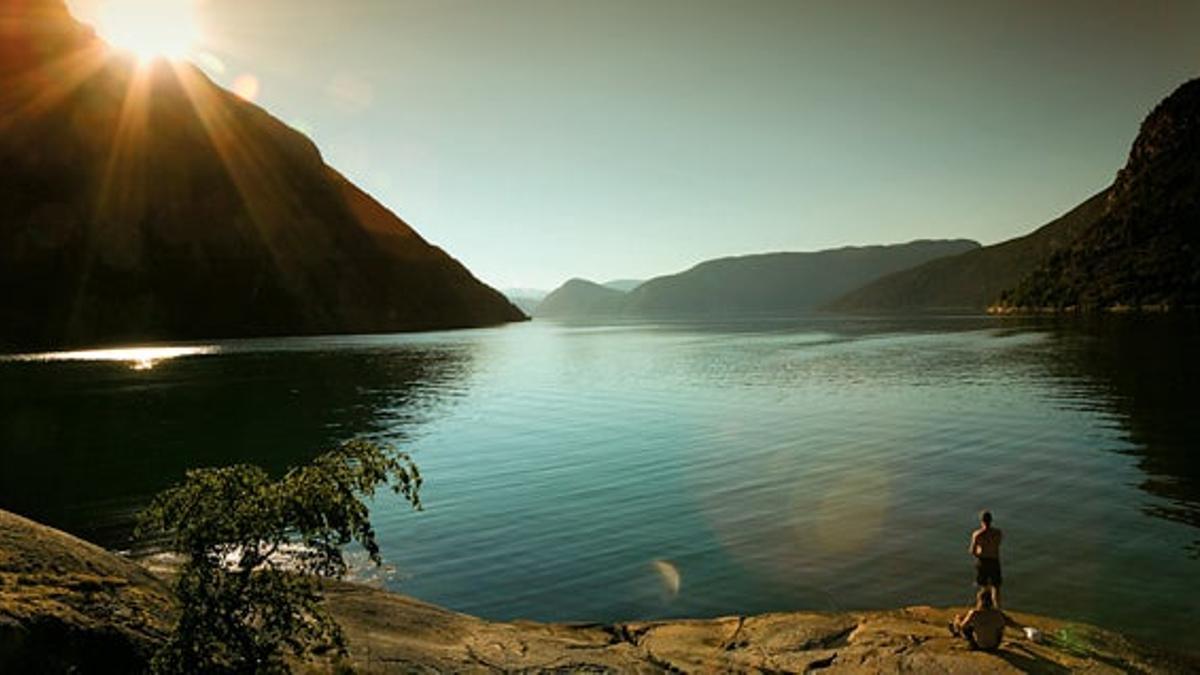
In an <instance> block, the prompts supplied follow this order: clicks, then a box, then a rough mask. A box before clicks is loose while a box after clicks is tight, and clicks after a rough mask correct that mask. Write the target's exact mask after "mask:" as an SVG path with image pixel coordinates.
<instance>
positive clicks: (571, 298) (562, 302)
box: [533, 279, 627, 319]
mask: <svg viewBox="0 0 1200 675" xmlns="http://www.w3.org/2000/svg"><path fill="white" fill-rule="evenodd" d="M626 297H627V294H626V293H624V292H623V291H616V290H613V289H611V288H606V287H604V286H601V285H600V284H597V283H595V282H593V281H588V280H586V279H571V280H570V281H568V282H567V283H565V284H563V285H562V286H560V287H558V288H557V289H555V290H554V291H553V292H551V293H550V295H547V296H546V299H544V300H542V302H541V304H539V305H538V306H537V308H535V309H534V312H533V315H534V316H535V317H538V318H547V319H551V318H553V319H566V318H581V317H600V316H613V315H616V314H619V313H620V312H621V308H622V307H623V306H624V303H625V298H626Z"/></svg>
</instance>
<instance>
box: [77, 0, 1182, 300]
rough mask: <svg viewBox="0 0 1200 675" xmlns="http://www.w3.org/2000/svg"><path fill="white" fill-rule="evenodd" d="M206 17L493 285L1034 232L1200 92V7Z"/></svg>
mask: <svg viewBox="0 0 1200 675" xmlns="http://www.w3.org/2000/svg"><path fill="white" fill-rule="evenodd" d="M124 1H127V0H69V4H70V5H71V6H72V8H73V9H74V10H75V11H76V13H77V14H79V15H80V16H82V17H83V18H85V19H93V18H94V17H95V16H97V13H98V12H99V11H101V10H102V5H103V3H105V2H109V3H120V2H124ZM134 1H137V0H134ZM141 1H142V2H146V1H147V0H141ZM165 1H167V0H155V2H165ZM178 1H191V0H178ZM195 1H196V2H197V4H196V7H195V13H196V16H197V22H198V26H199V34H200V39H199V43H198V45H197V47H196V49H195V50H194V51H193V56H192V57H191V58H192V60H193V61H194V62H196V63H197V64H198V65H200V66H201V67H203V68H204V69H205V70H206V71H207V72H208V73H209V74H210V75H211V76H212V77H213V78H214V79H215V80H217V81H218V82H219V83H221V84H223V85H226V86H228V87H231V88H234V87H236V88H237V89H239V90H240V91H242V92H243V93H244V94H246V95H247V96H250V97H253V98H254V99H255V100H256V101H257V102H258V103H259V104H261V105H263V106H264V107H265V108H267V109H268V110H270V111H271V112H272V113H274V114H275V115H276V116H278V117H280V118H282V119H283V120H284V121H286V122H289V123H290V124H292V125H293V126H296V127H298V128H300V129H301V130H303V131H305V132H306V133H307V134H309V135H310V136H311V137H312V138H313V139H314V140H315V141H316V142H317V144H318V145H319V146H320V147H321V149H322V151H323V153H324V155H325V157H326V159H327V161H328V162H329V163H330V164H332V165H333V166H335V167H337V168H338V169H339V170H341V171H342V172H344V173H345V174H347V175H348V176H350V177H351V178H352V179H353V180H355V181H356V182H357V183H358V184H359V185H361V186H362V187H364V188H365V189H367V190H368V191H369V192H371V193H372V194H373V195H374V196H375V197H376V198H378V199H379V200H380V201H382V202H383V203H384V204H386V205H387V206H389V207H390V208H391V209H392V210H394V211H395V212H396V213H398V214H399V215H400V216H402V217H403V218H404V219H406V220H407V221H408V222H409V223H411V224H412V225H413V226H414V227H416V228H417V230H418V231H420V232H421V233H422V234H423V235H425V237H426V238H428V239H430V240H431V241H433V242H434V243H436V244H439V245H441V246H442V247H444V248H446V249H447V250H448V251H449V252H450V253H451V254H452V255H454V256H455V257H457V258H459V259H460V260H462V261H463V262H464V263H465V264H466V265H467V266H468V267H469V268H471V269H472V270H473V271H474V272H475V273H476V274H477V275H478V276H479V277H480V278H482V279H483V280H484V281H486V282H488V283H491V284H492V285H495V286H497V287H510V286H531V287H541V288H553V287H554V286H556V285H558V284H559V283H561V282H562V281H564V280H566V279H567V278H569V277H573V276H581V277H587V278H592V279H595V280H601V281H602V280H607V279H613V278H623V277H634V278H647V277H650V276H655V275H658V274H663V273H669V272H674V271H678V270H681V269H684V268H687V267H690V266H691V265H693V264H695V263H696V262H699V261H701V260H704V259H707V258H712V257H719V256H723V255H732V254H742V253H753V252H762V251H772V250H814V249H820V248H827V247H831V246H840V245H846V244H870V243H889V242H900V241H907V240H911V239H916V238H923V237H969V238H974V239H977V240H979V241H982V242H984V243H993V242H996V241H1000V240H1003V239H1006V238H1009V237H1012V236H1016V235H1020V234H1024V233H1026V232H1028V231H1030V230H1032V229H1033V228H1034V227H1036V226H1039V225H1041V224H1043V223H1045V222H1047V221H1049V220H1051V219H1052V218H1054V217H1055V216H1057V215H1059V214H1061V213H1062V212H1063V211H1065V210H1067V209H1069V208H1070V207H1072V206H1074V205H1075V204H1076V203H1078V202H1080V201H1082V200H1083V199H1084V198H1086V197H1088V196H1090V195H1091V194H1093V193H1094V192H1097V191H1099V190H1100V189H1102V188H1103V187H1105V186H1106V185H1107V184H1108V183H1109V182H1111V180H1112V178H1113V176H1114V174H1115V172H1116V170H1117V169H1118V168H1119V167H1120V165H1121V164H1122V163H1123V162H1124V159H1125V155H1126V152H1127V151H1128V148H1129V144H1130V142H1131V141H1132V140H1133V138H1134V136H1135V135H1136V133H1137V126H1138V123H1139V122H1140V121H1141V119H1142V118H1143V117H1144V115H1145V114H1146V113H1147V112H1149V110H1150V108H1151V107H1153V106H1154V104H1155V103H1157V102H1158V101H1159V100H1160V99H1162V98H1163V97H1164V96H1166V95H1167V94H1168V93H1170V92H1171V90H1172V89H1174V87H1176V86H1177V85H1179V84H1181V83H1182V82H1183V81H1185V80H1186V79H1188V78H1191V77H1195V76H1197V75H1200V39H1197V35H1200V2H1195V1H1194V0H1188V1H1187V2H1165V1H1161V0H1137V1H1133V0H1131V1H1129V2H1113V1H1106V0H1091V1H1087V2H1069V1H1062V0H1055V1H1053V2H1049V1H1046V0H1036V1H1032V0H1031V1H1026V2H1017V1H1013V2H970V1H961V0H960V1H951V2H919V1H916V0H905V1H904V2H897V1H893V0H880V1H877V2H868V1H865V0H863V1H846V0H843V1H839V2H803V1H800V0H794V1H782V2H769V1H766V0H760V1H754V0H747V1H746V2H734V1H732V0H730V1H721V2H709V1H707V0H678V1H676V0H670V1H668V0H628V1H627V0H594V1H589V2H584V1H580V0H473V1H464V0H336V1H333V0H195Z"/></svg>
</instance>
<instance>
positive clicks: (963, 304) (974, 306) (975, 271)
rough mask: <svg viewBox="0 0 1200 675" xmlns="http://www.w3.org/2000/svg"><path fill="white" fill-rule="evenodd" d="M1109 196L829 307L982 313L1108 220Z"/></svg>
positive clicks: (880, 283) (886, 279)
mask: <svg viewBox="0 0 1200 675" xmlns="http://www.w3.org/2000/svg"><path fill="white" fill-rule="evenodd" d="M1107 199H1108V190H1105V191H1103V192H1100V193H1099V194H1097V195H1094V196H1092V197H1091V198H1089V199H1088V200H1087V201H1085V202H1083V203H1082V204H1080V205H1079V206H1076V207H1075V208H1073V209H1071V210H1070V211H1069V212H1067V213H1066V214H1064V215H1062V216H1060V217H1059V218H1057V219H1055V220H1054V221H1052V222H1050V223H1049V224H1047V225H1044V226H1042V227H1040V228H1038V229H1037V230H1036V231H1035V232H1033V233H1031V234H1027V235H1025V236H1023V237H1019V238H1017V239H1010V240H1008V241H1006V242H1003V243H1000V244H994V245H992V246H985V247H983V248H979V249H975V250H973V251H968V252H966V253H962V254H960V255H956V256H950V257H947V258H939V259H937V260H931V261H930V262H927V263H925V264H923V265H918V266H916V267H913V268H911V269H907V270H903V271H901V272H896V273H894V274H889V275H887V276H884V277H882V278H880V279H876V280H875V281H872V282H871V283H868V284H867V285H865V286H862V287H861V288H858V289H856V290H853V291H851V292H850V293H847V294H846V295H843V296H841V297H840V298H838V299H836V300H834V301H833V302H831V303H830V304H828V305H826V307H825V309H830V310H835V311H865V310H870V311H878V310H935V309H950V310H975V311H982V310H984V309H986V308H987V307H988V305H990V304H992V303H993V302H995V300H996V299H997V298H999V297H1000V294H1001V293H1002V292H1003V291H1005V290H1006V289H1009V288H1012V287H1013V286H1015V285H1016V284H1017V283H1018V282H1020V281H1021V279H1023V278H1024V277H1025V276H1026V275H1028V274H1029V273H1031V272H1033V270H1035V269H1036V268H1037V266H1038V265H1040V264H1041V263H1043V262H1044V261H1045V260H1046V259H1047V258H1048V257H1049V256H1050V255H1051V254H1052V253H1053V252H1054V251H1057V250H1060V249H1063V248H1065V247H1066V246H1068V245H1069V244H1070V243H1071V242H1072V241H1074V239H1075V238H1076V237H1077V236H1079V234H1080V233H1082V232H1083V231H1084V230H1086V229H1087V228H1089V227H1091V226H1092V225H1093V224H1094V223H1095V222H1096V221H1097V220H1098V219H1099V218H1100V216H1101V215H1103V214H1104V208H1105V204H1106V203H1107Z"/></svg>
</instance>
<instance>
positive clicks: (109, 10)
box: [95, 0, 200, 61]
mask: <svg viewBox="0 0 1200 675" xmlns="http://www.w3.org/2000/svg"><path fill="white" fill-rule="evenodd" d="M196 1H197V0H100V2H99V3H98V5H99V6H98V7H97V8H96V10H97V11H96V25H95V27H96V32H97V33H98V34H99V35H100V37H102V38H103V39H104V40H105V41H106V42H108V43H109V44H111V45H112V46H114V47H116V48H117V49H124V50H128V51H130V52H132V53H133V54H134V55H135V56H137V57H138V59H139V60H141V61H149V60H152V59H156V58H160V57H162V58H167V59H182V58H186V57H188V56H190V55H191V54H192V50H193V49H194V48H195V47H196V45H197V43H198V42H199V41H200V30H199V26H198V25H197V23H196Z"/></svg>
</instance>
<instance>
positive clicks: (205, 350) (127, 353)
mask: <svg viewBox="0 0 1200 675" xmlns="http://www.w3.org/2000/svg"><path fill="white" fill-rule="evenodd" d="M216 351H217V348H216V347H210V346H204V347H122V348H118V349H84V350H79V351H70V352H44V353H41V354H17V355H14V356H0V361H22V362H36V363H50V362H55V361H110V362H117V363H122V364H127V365H128V366H129V368H130V369H131V370H152V369H153V368H154V367H155V366H157V365H159V364H160V363H162V362H163V361H169V360H171V359H177V358H181V357H184V356H202V355H205V354H213V353H215V352H216Z"/></svg>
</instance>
